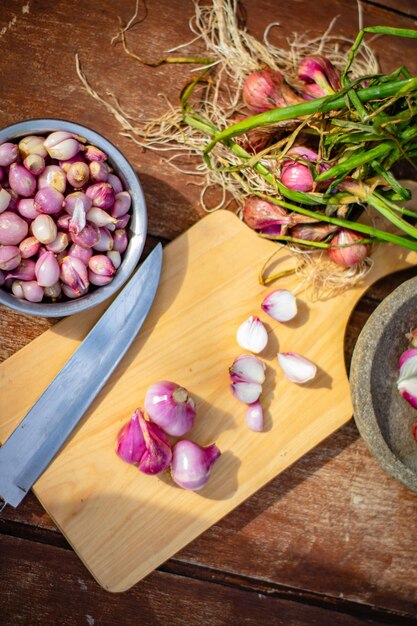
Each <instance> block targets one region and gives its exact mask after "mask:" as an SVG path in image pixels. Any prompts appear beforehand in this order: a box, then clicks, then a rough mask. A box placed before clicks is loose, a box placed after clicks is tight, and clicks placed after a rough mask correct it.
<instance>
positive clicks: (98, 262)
mask: <svg viewBox="0 0 417 626" xmlns="http://www.w3.org/2000/svg"><path fill="white" fill-rule="evenodd" d="M88 267H89V268H90V269H91V270H92V271H93V272H94V274H99V275H100V276H114V274H115V273H116V268H115V267H114V265H113V263H112V262H111V260H110V259H109V257H108V256H106V255H105V254H94V255H93V256H92V257H91V258H90V259H89V261H88Z"/></svg>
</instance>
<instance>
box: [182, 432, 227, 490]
mask: <svg viewBox="0 0 417 626" xmlns="http://www.w3.org/2000/svg"><path fill="white" fill-rule="evenodd" d="M220 454H221V453H220V450H219V448H218V447H217V446H216V444H214V443H213V444H212V445H210V446H206V447H202V446H199V445H198V444H196V443H194V442H193V441H189V440H187V439H183V440H181V441H178V442H177V443H176V444H175V445H174V447H173V449H172V463H171V477H172V480H173V481H174V482H175V483H176V484H177V485H179V486H180V487H182V488H183V489H191V490H192V491H197V490H199V489H202V488H203V487H204V486H205V485H206V483H207V481H208V479H209V477H210V474H211V471H212V468H213V465H214V463H215V462H216V461H217V459H218V458H219V456H220Z"/></svg>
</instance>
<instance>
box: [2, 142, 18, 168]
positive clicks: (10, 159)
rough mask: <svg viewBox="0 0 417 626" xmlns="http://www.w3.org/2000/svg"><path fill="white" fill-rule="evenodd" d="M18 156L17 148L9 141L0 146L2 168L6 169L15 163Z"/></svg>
mask: <svg viewBox="0 0 417 626" xmlns="http://www.w3.org/2000/svg"><path fill="white" fill-rule="evenodd" d="M18 156H19V148H18V147H17V146H16V144H14V143H11V142H9V141H7V142H6V143H2V144H0V165H1V166H2V167H7V166H8V165H11V164H12V163H15V162H16V161H17V157H18Z"/></svg>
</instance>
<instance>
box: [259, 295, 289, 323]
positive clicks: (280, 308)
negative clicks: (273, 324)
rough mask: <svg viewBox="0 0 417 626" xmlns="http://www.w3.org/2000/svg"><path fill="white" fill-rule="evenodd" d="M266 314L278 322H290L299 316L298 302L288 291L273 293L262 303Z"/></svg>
mask: <svg viewBox="0 0 417 626" xmlns="http://www.w3.org/2000/svg"><path fill="white" fill-rule="evenodd" d="M261 308H262V310H263V311H265V313H267V314H268V315H269V316H270V317H272V318H273V319H274V320H277V321H278V322H289V321H290V320H292V319H293V318H294V317H295V316H296V315H297V300H296V297H295V296H294V294H293V293H292V291H289V290H288V289H275V290H274V291H271V292H270V293H269V294H268V295H267V296H265V298H264V299H263V301H262V303H261Z"/></svg>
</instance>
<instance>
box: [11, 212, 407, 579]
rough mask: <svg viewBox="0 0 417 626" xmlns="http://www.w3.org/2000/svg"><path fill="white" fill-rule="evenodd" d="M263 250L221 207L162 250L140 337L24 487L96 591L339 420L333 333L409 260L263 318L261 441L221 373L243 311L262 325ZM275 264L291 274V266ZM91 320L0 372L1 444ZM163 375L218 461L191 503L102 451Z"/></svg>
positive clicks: (27, 351) (206, 519) (232, 502)
mask: <svg viewBox="0 0 417 626" xmlns="http://www.w3.org/2000/svg"><path fill="white" fill-rule="evenodd" d="M274 249H275V245H274V244H273V243H272V242H270V241H267V240H263V239H260V238H259V237H258V236H257V235H256V234H255V233H254V232H253V231H251V230H250V229H249V228H248V227H247V226H246V225H244V224H243V223H242V222H240V221H239V220H238V219H237V218H236V217H235V216H233V215H232V214H231V213H230V212H227V211H217V212H216V213H214V214H212V215H209V216H207V217H206V218H205V219H204V220H202V221H200V222H199V223H198V224H196V225H195V226H194V227H193V228H192V229H190V230H189V231H187V233H184V235H182V236H181V237H180V238H178V239H177V240H176V241H174V242H172V243H171V244H169V245H168V246H167V247H166V248H165V252H164V263H163V270H162V275H161V283H160V286H159V290H158V293H157V297H156V300H155V303H154V305H153V307H152V309H151V313H150V315H149V317H148V319H147V320H146V322H145V324H144V326H143V329H142V330H141V332H140V335H139V337H138V338H137V339H136V340H135V342H134V343H133V345H132V348H131V349H130V351H129V353H128V355H127V357H126V359H125V360H123V362H122V364H121V366H119V367H118V368H117V370H116V372H115V374H114V375H113V377H112V379H111V380H110V382H109V384H108V385H106V387H105V388H104V389H103V391H102V392H101V393H100V394H99V396H98V398H97V400H96V401H95V402H94V405H93V408H92V409H91V410H90V411H88V413H87V415H86V417H85V419H84V421H83V424H82V425H81V426H80V427H79V428H78V430H77V433H76V434H75V436H74V437H72V439H71V440H70V442H69V443H68V444H67V445H66V446H65V448H64V450H63V452H62V453H61V454H60V455H59V456H58V457H57V458H56V459H55V461H54V462H53V463H52V465H51V466H50V468H49V469H48V470H47V471H46V472H45V474H44V475H43V476H42V477H41V479H40V480H39V481H38V483H37V484H36V486H35V493H36V495H37V496H38V497H39V498H40V500H41V502H42V503H43V505H44V506H45V508H46V509H47V511H48V512H49V513H50V514H51V515H52V517H53V518H54V519H55V521H56V523H57V524H58V526H59V527H60V528H61V530H62V531H63V532H64V534H65V536H66V537H67V539H68V540H69V542H70V543H71V545H72V546H73V547H74V549H75V550H76V551H77V553H78V554H79V556H80V558H81V559H82V560H83V561H84V563H85V564H86V565H87V567H88V568H89V569H90V571H91V572H92V573H93V575H94V576H95V577H96V579H97V580H98V581H99V582H100V583H101V584H102V585H103V586H104V587H105V588H106V589H109V590H112V591H121V590H125V589H128V588H129V587H131V586H132V585H133V584H134V583H136V582H137V581H138V580H139V579H141V578H143V577H144V576H146V575H147V574H148V573H149V572H150V571H152V570H153V569H154V568H155V567H157V566H158V565H160V564H161V563H163V562H164V561H165V560H166V559H167V558H169V557H170V556H172V555H173V554H174V553H175V552H176V551H177V550H178V549H180V548H181V547H183V546H184V545H185V544H186V543H188V542H189V541H191V540H192V539H194V538H195V537H196V536H198V535H199V534H200V533H201V532H203V531H204V530H206V529H207V528H209V527H210V526H211V525H212V524H213V523H214V522H216V521H218V520H219V519H220V518H221V517H223V516H224V515H225V514H226V513H228V512H229V511H231V510H232V509H233V508H235V507H236V506H237V505H238V504H239V503H241V502H242V501H243V500H245V499H246V498H247V497H248V496H249V495H251V494H253V493H254V492H255V491H257V490H258V489H259V488H260V487H261V486H263V485H264V484H265V483H266V482H268V481H269V480H271V479H272V478H274V476H276V475H277V474H278V473H280V472H281V471H283V470H284V469H285V468H286V467H288V465H290V464H291V463H293V462H294V461H295V460H296V459H298V458H299V457H301V456H302V455H303V454H305V453H306V452H307V451H308V450H309V449H311V448H312V447H314V446H315V445H317V443H319V442H320V441H321V440H322V439H324V438H325V437H326V436H328V435H329V434H330V433H332V432H333V431H334V430H335V429H336V428H338V427H339V426H340V425H342V424H343V423H345V422H346V421H347V420H349V419H350V416H351V414H352V408H351V404H350V395H349V384H348V379H347V376H346V372H345V364H344V360H343V337H344V332H345V327H346V324H347V321H348V318H349V316H350V313H351V310H352V308H353V306H354V304H355V302H356V300H357V299H358V297H359V296H360V294H361V293H362V292H363V291H365V290H366V289H367V288H368V287H369V284H371V282H372V280H375V279H377V278H379V277H380V276H381V275H383V274H384V273H388V272H389V271H392V270H393V269H396V268H399V267H402V266H404V265H406V266H407V265H410V264H413V262H415V261H416V255H414V254H405V253H404V251H403V250H401V249H399V248H394V247H393V248H391V249H390V253H389V254H386V251H384V253H382V252H381V249H380V250H379V251H377V252H376V253H375V254H376V256H375V259H376V262H375V264H374V271H373V272H372V273H371V274H370V275H369V277H368V278H367V279H366V280H365V281H364V282H363V284H362V285H361V286H360V287H358V288H355V289H352V290H349V291H347V292H345V293H342V294H341V295H339V296H337V297H334V298H332V299H330V300H321V301H314V302H310V301H306V299H305V297H306V296H307V294H305V295H304V294H303V296H304V297H300V299H299V313H298V315H297V318H296V319H295V320H294V322H292V323H290V324H287V325H284V324H279V323H278V322H275V321H274V320H268V321H267V320H265V323H266V324H267V328H268V332H269V343H268V347H267V349H265V351H264V352H263V355H262V356H263V357H264V359H265V362H266V365H267V376H266V382H265V384H264V389H263V396H262V397H263V402H264V407H265V412H266V413H265V432H263V433H262V434H258V433H253V432H251V431H249V430H248V429H247V428H246V427H245V425H244V410H243V409H244V407H243V406H242V405H241V404H239V402H238V401H237V400H236V399H235V398H233V397H232V395H231V393H230V389H229V382H228V374H227V372H228V367H229V366H230V365H231V363H232V362H233V359H234V358H235V357H236V355H237V354H238V353H239V348H238V347H237V345H236V339H235V331H236V328H237V327H238V325H239V324H240V323H241V322H242V321H243V320H245V319H246V318H247V317H248V316H249V315H251V314H255V315H257V314H260V315H261V317H263V318H264V316H263V315H262V313H261V311H260V302H261V301H262V298H263V297H264V296H265V295H266V292H267V291H266V290H265V288H264V287H262V286H261V285H259V283H258V281H257V275H258V271H259V268H260V267H261V266H262V265H263V264H264V262H265V260H266V259H268V258H269V257H270V256H271V254H272V252H273V251H274ZM242 252H244V254H245V260H246V262H245V264H241V265H239V266H236V265H235V264H234V263H233V261H234V259H236V258H238V257H239V255H241V254H242ZM413 260H414V261H413ZM284 261H285V260H284ZM287 264H288V265H292V261H291V259H290V258H288V260H287ZM285 266H286V264H285V262H284V266H283V267H285ZM297 281H298V278H290V279H288V281H286V286H287V287H288V288H293V287H294V286H295V285H296V284H297ZM100 311H101V308H100V310H97V309H94V310H90V311H88V312H86V313H82V314H79V315H77V316H73V317H71V318H67V319H66V320H64V321H63V322H61V323H59V324H57V325H55V326H54V327H53V329H51V330H50V331H48V332H46V333H45V334H44V335H43V336H41V337H39V338H38V339H37V340H36V341H34V342H32V343H31V344H30V345H29V346H27V347H26V348H24V349H23V350H21V351H20V352H19V353H17V354H16V355H15V356H14V357H11V358H10V359H8V360H7V361H5V362H4V363H3V364H2V365H1V366H0V381H1V382H2V384H3V387H4V392H3V395H2V398H1V404H0V413H1V414H3V415H6V414H7V407H11V406H12V407H13V410H12V411H9V414H8V417H7V419H6V420H4V422H3V425H2V428H1V430H0V438H2V439H3V440H4V438H5V436H7V433H8V432H10V431H11V429H12V427H14V426H15V425H16V420H19V419H20V418H21V417H22V416H23V415H24V414H25V413H26V411H27V410H28V408H29V407H30V406H31V405H32V404H33V402H34V400H35V399H36V398H37V397H38V395H40V393H41V392H42V390H43V388H44V387H45V386H46V385H47V383H48V382H49V381H50V380H52V378H53V376H54V375H55V374H56V373H57V372H58V371H59V369H60V368H61V367H62V366H63V364H64V363H65V361H66V359H67V358H68V355H69V354H71V353H72V352H73V350H74V349H75V347H76V346H77V345H78V343H79V341H80V340H81V339H82V338H83V337H84V336H85V334H86V333H87V332H88V330H89V328H90V327H91V324H92V323H93V322H94V319H95V318H96V317H97V316H98V315H99V313H100ZM287 350H292V351H294V352H298V353H301V354H303V355H305V356H307V357H308V358H310V359H311V360H312V361H313V362H315V363H316V364H317V366H318V368H319V374H318V376H317V378H316V379H315V380H314V381H313V382H312V383H310V384H308V385H304V386H299V385H294V384H292V383H290V382H289V381H286V380H284V379H283V377H282V373H281V372H280V371H279V368H278V366H277V365H276V353H277V351H281V352H285V351H287ZM240 351H241V350H240ZM51 355H54V356H53V358H52V357H51ZM14 376H16V380H15V381H13V377H14ZM164 379H165V380H175V381H176V382H179V383H180V384H182V385H184V386H185V387H187V388H188V389H190V390H191V391H192V393H193V395H194V397H195V398H196V399H197V411H198V413H199V414H201V415H202V416H203V417H202V418H200V419H199V420H197V422H196V426H195V427H194V428H193V430H192V432H191V434H190V437H191V438H192V439H195V440H196V441H198V442H199V443H200V444H202V445H207V444H208V443H211V442H212V441H216V442H217V443H218V446H219V447H220V449H221V450H222V451H223V455H222V457H221V459H220V460H219V461H218V462H217V464H216V466H215V470H214V472H213V476H212V478H211V480H210V482H209V484H208V485H207V486H206V488H205V489H204V490H203V491H202V492H201V494H200V493H197V494H196V493H193V492H188V491H184V490H177V489H175V488H173V486H172V484H170V483H169V481H168V482H166V481H158V482H155V479H152V478H150V477H146V476H143V475H140V474H138V472H137V470H136V469H135V468H132V467H128V466H126V465H124V464H122V463H121V462H120V460H119V459H118V458H117V457H116V455H115V454H114V449H113V446H114V439H115V436H116V434H117V432H118V430H119V428H120V427H121V425H122V424H123V423H124V422H125V421H126V420H127V419H128V418H129V417H130V415H131V414H132V413H133V410H134V409H135V408H136V406H137V405H141V404H142V402H143V398H144V395H145V392H146V388H147V387H148V386H149V385H150V384H151V383H152V382H155V381H156V380H164ZM22 381H24V385H22ZM141 399H142V400H141ZM68 400H69V401H70V398H69V399H68ZM156 518H158V519H159V524H158V525H155V524H154V523H153V520H155V519H156ZM98 522H100V532H98V531H97V523H98ZM138 536H140V537H141V541H140V543H138ZM135 547H136V548H137V549H136V550H135Z"/></svg>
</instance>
